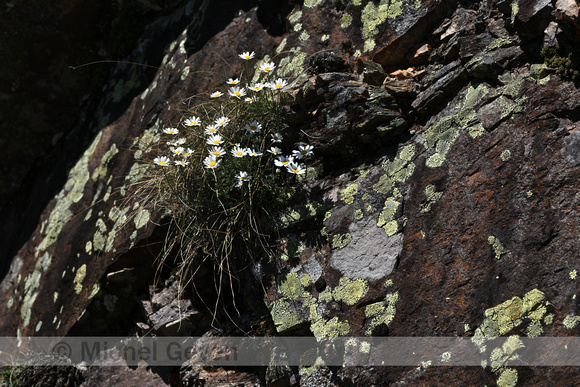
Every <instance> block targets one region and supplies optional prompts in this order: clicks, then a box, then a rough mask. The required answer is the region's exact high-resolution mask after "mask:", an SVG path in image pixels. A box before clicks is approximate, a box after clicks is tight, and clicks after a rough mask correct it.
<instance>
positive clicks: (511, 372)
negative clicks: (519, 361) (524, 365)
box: [497, 368, 518, 387]
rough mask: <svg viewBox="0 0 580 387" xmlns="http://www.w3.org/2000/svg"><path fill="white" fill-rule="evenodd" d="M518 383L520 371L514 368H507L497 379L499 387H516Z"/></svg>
mask: <svg viewBox="0 0 580 387" xmlns="http://www.w3.org/2000/svg"><path fill="white" fill-rule="evenodd" d="M517 383H518V371H516V370H515V369H513V368H506V369H504V370H502V371H501V373H500V375H499V378H497V386H498V387H515V386H516V384H517Z"/></svg>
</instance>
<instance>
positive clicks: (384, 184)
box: [373, 174, 395, 195]
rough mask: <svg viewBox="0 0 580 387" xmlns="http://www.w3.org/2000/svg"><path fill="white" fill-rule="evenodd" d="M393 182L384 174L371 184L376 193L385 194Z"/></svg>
mask: <svg viewBox="0 0 580 387" xmlns="http://www.w3.org/2000/svg"><path fill="white" fill-rule="evenodd" d="M394 184H395V182H394V181H393V179H391V178H390V177H389V175H388V174H384V175H381V177H380V178H379V181H378V182H377V183H376V184H375V185H373V190H374V191H375V192H376V193H380V194H384V195H386V194H388V193H389V191H390V190H391V189H392V188H393V186H394Z"/></svg>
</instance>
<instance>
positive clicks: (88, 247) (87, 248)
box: [85, 241, 93, 254]
mask: <svg viewBox="0 0 580 387" xmlns="http://www.w3.org/2000/svg"><path fill="white" fill-rule="evenodd" d="M92 251H93V242H91V241H88V242H87V243H85V252H86V253H87V254H90V253H91V252H92Z"/></svg>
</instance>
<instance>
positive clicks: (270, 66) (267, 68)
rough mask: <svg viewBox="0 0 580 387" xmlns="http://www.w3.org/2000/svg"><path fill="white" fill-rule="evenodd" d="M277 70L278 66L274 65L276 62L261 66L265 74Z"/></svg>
mask: <svg viewBox="0 0 580 387" xmlns="http://www.w3.org/2000/svg"><path fill="white" fill-rule="evenodd" d="M275 68H276V65H274V62H266V63H262V64H261V65H260V70H262V71H263V72H265V73H269V72H270V71H272V70H274V69H275Z"/></svg>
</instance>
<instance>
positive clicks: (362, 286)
mask: <svg viewBox="0 0 580 387" xmlns="http://www.w3.org/2000/svg"><path fill="white" fill-rule="evenodd" d="M368 291H369V285H368V282H367V281H366V280H364V279H362V278H359V279H356V280H354V281H353V280H350V279H348V278H346V277H343V278H341V279H340V281H339V284H338V286H337V287H335V288H334V290H333V292H332V297H333V298H334V299H335V300H336V301H339V302H344V303H345V304H346V305H354V304H356V303H357V302H359V301H360V300H361V298H363V297H364V296H365V294H367V292H368Z"/></svg>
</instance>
